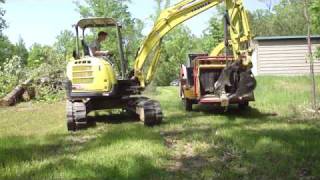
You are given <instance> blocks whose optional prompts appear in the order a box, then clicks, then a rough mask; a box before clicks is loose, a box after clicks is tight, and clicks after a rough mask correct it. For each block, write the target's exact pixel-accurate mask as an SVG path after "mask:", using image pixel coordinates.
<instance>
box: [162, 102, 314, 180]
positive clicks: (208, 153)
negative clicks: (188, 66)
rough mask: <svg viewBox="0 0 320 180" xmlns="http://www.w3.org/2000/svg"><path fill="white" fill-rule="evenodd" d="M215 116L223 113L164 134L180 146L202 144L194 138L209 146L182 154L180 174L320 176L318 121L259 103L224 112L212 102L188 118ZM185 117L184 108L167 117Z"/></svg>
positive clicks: (204, 175)
mask: <svg viewBox="0 0 320 180" xmlns="http://www.w3.org/2000/svg"><path fill="white" fill-rule="evenodd" d="M180 115H181V117H180ZM214 115H218V116H219V118H217V120H212V121H219V122H218V123H215V122H210V121H204V122H203V123H201V122H199V123H195V124H194V123H191V124H186V125H183V126H179V128H178V129H174V130H171V131H165V133H163V136H164V138H165V139H169V140H170V139H171V140H174V141H173V142H178V144H179V143H180V147H182V149H183V150H182V151H188V148H189V149H192V148H195V149H196V148H199V147H189V146H192V145H190V144H192V143H195V144H207V145H208V146H209V148H207V149H205V150H203V151H201V153H199V154H197V153H195V154H192V155H190V156H185V155H183V156H181V158H180V159H178V161H179V162H180V163H181V165H180V167H179V168H177V169H176V171H175V173H176V176H181V177H182V178H187V177H194V176H196V177H198V178H203V179H319V178H320V154H319V153H318V149H319V147H320V141H319V139H320V129H318V128H316V127H317V126H315V125H313V124H316V123H318V122H317V121H318V120H316V119H311V118H310V119H307V118H305V117H291V116H290V117H283V116H278V115H277V114H276V113H263V112H260V111H259V110H258V109H255V108H248V109H246V110H245V111H243V110H240V109H238V108H236V107H231V108H229V110H228V111H227V112H225V111H224V109H221V108H217V107H208V106H207V107H206V106H200V107H197V108H196V109H195V112H191V113H190V114H189V117H190V118H192V117H193V118H198V117H202V118H203V119H205V118H206V117H209V116H214ZM183 116H185V114H183V113H181V114H173V115H172V116H169V117H167V118H168V119H169V121H170V120H173V123H174V124H178V123H183V122H182V121H179V119H180V118H181V119H182V118H183ZM221 119H223V120H221ZM290 119H295V120H294V121H290ZM304 122H305V123H304ZM174 146H178V145H172V144H169V145H168V147H169V148H171V147H174ZM186 147H187V148H186ZM201 159H202V160H201Z"/></svg>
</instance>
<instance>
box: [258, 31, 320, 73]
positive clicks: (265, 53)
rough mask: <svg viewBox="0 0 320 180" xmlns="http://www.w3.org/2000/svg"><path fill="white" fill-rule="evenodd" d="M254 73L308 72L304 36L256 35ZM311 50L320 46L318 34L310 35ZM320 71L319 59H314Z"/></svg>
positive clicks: (316, 70) (306, 48) (319, 71)
mask: <svg viewBox="0 0 320 180" xmlns="http://www.w3.org/2000/svg"><path fill="white" fill-rule="evenodd" d="M253 43H254V45H255V51H254V54H253V65H254V68H253V72H254V74H255V75H305V74H308V73H309V72H310V64H309V62H308V60H307V54H308V45H307V37H306V36H276V37H257V38H255V39H254V41H253ZM312 44H313V50H315V49H316V47H320V36H312ZM314 67H315V72H316V73H320V61H319V60H316V61H315V65H314Z"/></svg>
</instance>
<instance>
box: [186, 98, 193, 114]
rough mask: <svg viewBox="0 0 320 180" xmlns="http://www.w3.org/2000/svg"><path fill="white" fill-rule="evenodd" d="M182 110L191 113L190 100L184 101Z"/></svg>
mask: <svg viewBox="0 0 320 180" xmlns="http://www.w3.org/2000/svg"><path fill="white" fill-rule="evenodd" d="M184 108H185V110H186V111H192V101H191V100H190V99H184Z"/></svg>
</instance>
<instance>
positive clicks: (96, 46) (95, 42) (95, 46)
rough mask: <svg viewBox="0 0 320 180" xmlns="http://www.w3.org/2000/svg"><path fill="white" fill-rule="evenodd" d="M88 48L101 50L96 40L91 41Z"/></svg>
mask: <svg viewBox="0 0 320 180" xmlns="http://www.w3.org/2000/svg"><path fill="white" fill-rule="evenodd" d="M90 49H95V50H96V51H100V50H101V44H100V42H99V41H98V40H95V41H93V43H92V44H90Z"/></svg>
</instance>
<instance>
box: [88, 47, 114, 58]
mask: <svg viewBox="0 0 320 180" xmlns="http://www.w3.org/2000/svg"><path fill="white" fill-rule="evenodd" d="M91 52H92V55H93V56H107V55H111V53H110V52H109V51H99V50H97V48H96V47H92V48H91Z"/></svg>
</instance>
